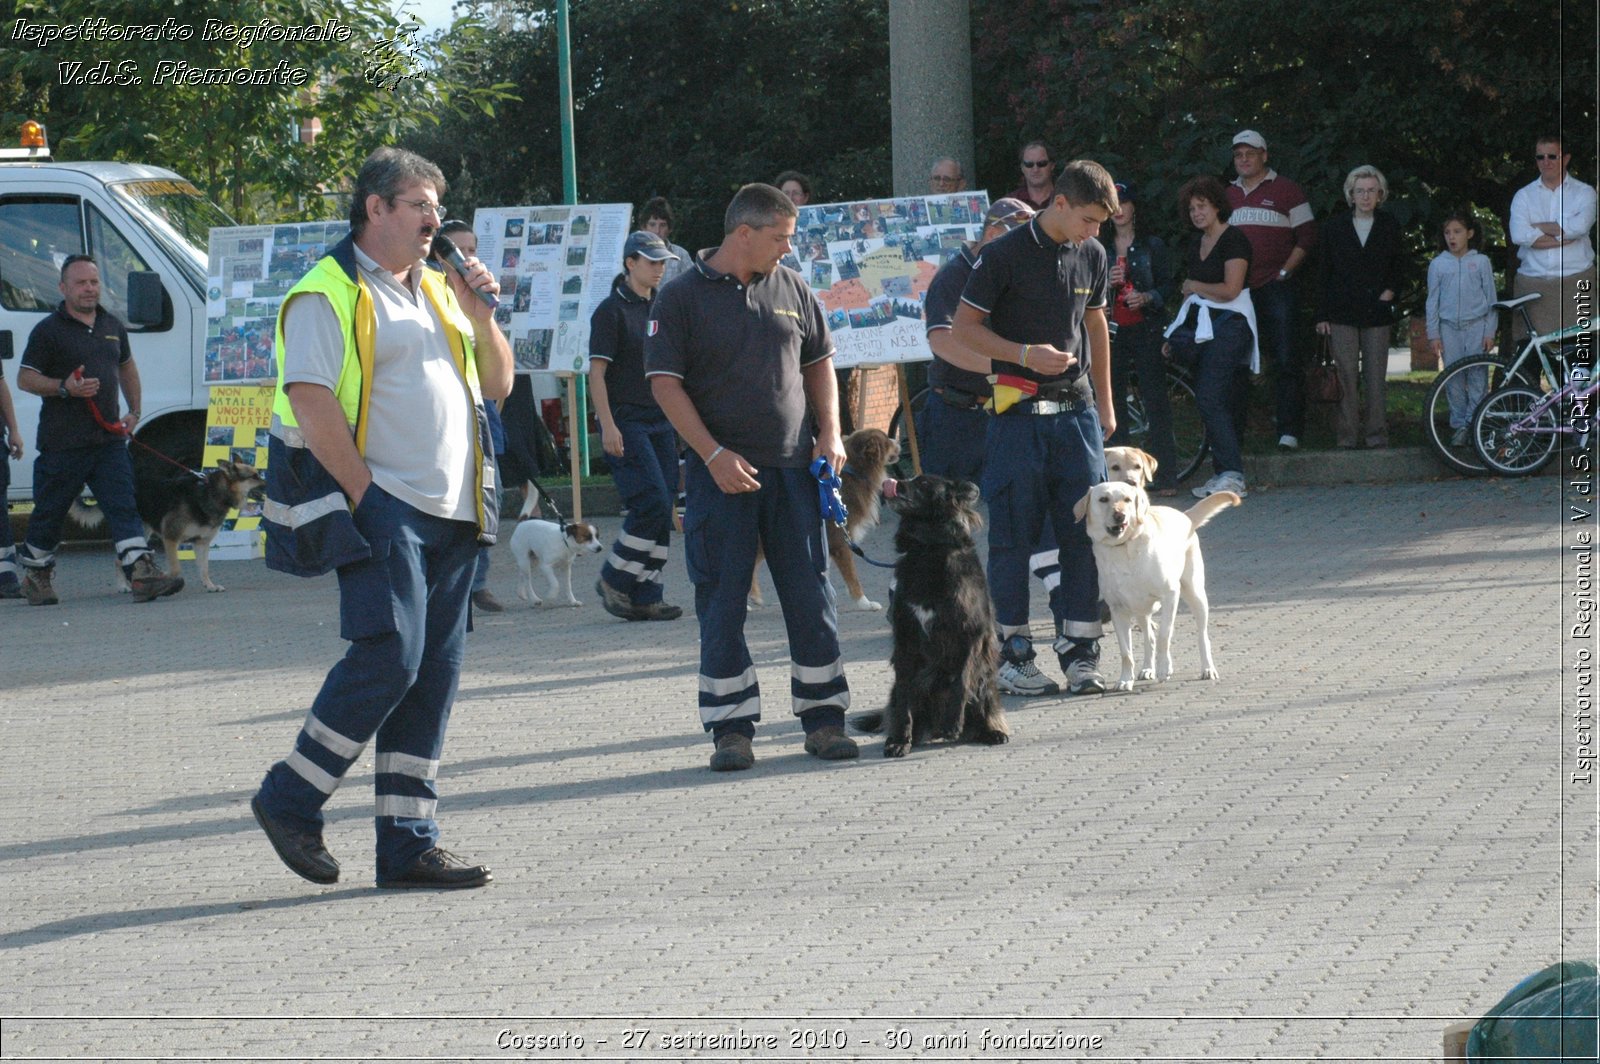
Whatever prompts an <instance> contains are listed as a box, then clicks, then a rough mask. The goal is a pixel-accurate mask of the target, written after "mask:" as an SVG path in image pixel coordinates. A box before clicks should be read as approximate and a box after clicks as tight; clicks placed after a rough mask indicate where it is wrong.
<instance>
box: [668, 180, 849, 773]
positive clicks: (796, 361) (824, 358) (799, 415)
mask: <svg viewBox="0 0 1600 1064" xmlns="http://www.w3.org/2000/svg"><path fill="white" fill-rule="evenodd" d="M797 213H798V212H797V211H796V209H795V207H794V204H793V203H791V202H790V200H789V198H788V197H787V196H785V195H784V194H783V193H782V192H780V191H778V190H777V189H776V188H773V187H772V186H771V185H761V184H752V185H746V186H744V187H743V188H741V189H740V190H739V191H738V193H737V194H736V195H735V196H734V197H733V202H732V203H730V204H729V205H728V210H727V214H726V215H725V216H724V218H723V233H724V236H723V240H722V244H721V245H720V246H719V247H717V248H714V249H711V250H709V251H702V252H701V253H700V254H699V255H697V256H696V257H695V261H694V266H693V268H692V269H690V270H688V271H687V272H685V273H684V274H683V276H681V277H680V278H678V280H676V281H674V282H673V283H672V284H670V285H667V286H666V287H664V288H663V289H661V291H660V293H659V294H658V295H657V296H656V301H655V304H654V306H653V308H652V310H651V315H650V322H649V324H648V326H647V327H646V330H645V331H646V338H645V374H646V375H647V376H648V377H649V378H650V384H651V388H652V390H653V392H654V394H655V397H656V401H657V402H658V403H659V404H660V405H661V409H662V410H664V411H665V412H666V414H667V417H668V419H669V420H671V422H672V425H673V427H674V428H675V429H677V430H678V435H680V436H681V437H683V441H684V442H685V443H686V444H688V446H689V449H690V455H689V458H688V463H687V469H686V474H685V481H686V484H687V494H688V501H687V506H686V509H685V513H684V519H683V537H684V557H685V560H686V561H687V563H688V568H689V578H690V580H692V581H693V582H694V586H695V614H696V616H698V617H699V620H700V723H701V724H702V725H703V726H704V727H705V729H706V731H708V732H710V733H711V737H712V740H713V741H714V743H715V744H716V751H715V752H714V753H713V754H712V756H711V768H712V770H713V771H719V772H726V771H736V770H739V769H747V768H750V767H751V766H752V765H753V764H754V763H755V754H754V752H753V751H752V749H751V739H752V738H753V737H754V736H755V724H756V721H758V720H760V719H761V689H760V685H759V684H758V683H757V681H756V671H755V668H754V666H753V664H752V662H751V659H750V652H749V649H748V648H747V646H746V645H745V638H744V621H745V610H746V601H745V596H746V594H747V593H748V591H749V588H750V573H751V571H752V570H753V569H754V568H755V563H756V547H757V544H758V543H759V544H761V545H763V546H764V547H765V549H766V557H767V566H768V568H769V569H770V571H771V573H772V580H773V583H774V585H776V587H777V590H778V597H779V599H780V600H781V601H782V603H783V615H784V623H785V625H786V626H787V628H788V633H789V653H790V658H791V660H792V664H791V666H790V679H789V691H790V695H791V697H792V700H793V702H792V704H793V710H794V713H795V715H796V716H798V717H799V718H800V722H801V724H802V725H803V726H804V729H805V733H806V741H805V748H806V752H807V753H809V754H812V755H814V756H816V757H820V758H822V759H823V760H827V761H841V760H848V759H850V758H854V757H856V756H858V754H859V750H858V749H857V747H856V743H855V741H854V740H853V739H851V738H850V737H849V736H848V735H846V734H845V732H844V714H845V710H846V709H848V708H849V706H850V688H849V685H848V684H847V683H846V681H845V675H844V661H843V659H842V658H841V657H840V656H839V633H838V625H837V618H836V615H835V612H834V601H833V587H832V585H830V584H829V582H828V574H827V562H828V547H827V541H826V539H825V537H824V536H823V529H822V508H821V503H820V501H819V499H818V495H817V481H816V479H815V478H814V477H813V476H812V475H811V473H810V470H809V466H810V464H811V462H812V460H813V459H814V458H818V457H821V458H826V459H827V460H828V462H829V464H831V465H832V466H833V468H834V469H835V470H840V469H843V468H844V444H843V442H842V441H841V439H840V437H839V405H838V394H837V391H836V389H835V386H834V378H833V357H832V356H833V341H832V339H831V338H830V337H829V335H828V328H827V325H826V324H825V323H824V321H823V317H822V308H821V306H820V304H818V302H817V300H816V297H815V296H814V295H812V293H811V290H810V289H809V288H807V287H806V284H805V282H804V281H803V280H801V278H800V275H799V274H797V273H795V272H794V271H793V270H790V269H788V268H786V267H783V266H781V265H779V260H780V259H782V258H783V256H785V255H787V254H789V253H790V251H791V250H792V248H791V244H790V241H791V239H792V238H793V236H794V227H795V218H796V216H797ZM808 410H809V414H810V415H811V417H814V418H815V420H816V429H817V433H816V437H815V439H813V437H812V434H811V423H810V419H809V418H808V417H807V414H808Z"/></svg>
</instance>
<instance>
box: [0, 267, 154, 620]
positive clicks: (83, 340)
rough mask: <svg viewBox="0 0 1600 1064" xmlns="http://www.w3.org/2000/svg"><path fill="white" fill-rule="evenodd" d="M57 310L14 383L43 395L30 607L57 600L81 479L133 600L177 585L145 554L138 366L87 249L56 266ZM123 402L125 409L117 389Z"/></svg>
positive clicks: (31, 343)
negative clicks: (136, 492)
mask: <svg viewBox="0 0 1600 1064" xmlns="http://www.w3.org/2000/svg"><path fill="white" fill-rule="evenodd" d="M61 294H62V296H64V297H65V298H64V299H63V301H62V303H61V306H59V307H58V308H56V311H55V313H53V314H51V315H50V316H49V317H48V318H46V319H44V320H43V321H41V322H40V323H39V324H38V325H36V326H35V327H34V330H33V332H32V334H31V335H29V337H28V348H27V350H26V351H24V352H23V355H22V368H21V369H20V370H19V371H18V372H17V387H19V388H21V389H22V390H23V391H26V392H32V393H33V394H34V395H37V396H39V397H41V398H42V399H43V400H44V403H43V405H42V406H41V407H40V410H39V443H38V450H39V456H38V457H37V458H35V459H34V463H33V515H32V517H30V518H29V519H28V534H27V536H26V538H25V539H24V540H23V543H22V547H21V549H20V550H18V551H17V561H18V562H19V563H20V564H21V566H22V570H23V578H22V591H23V594H24V595H25V596H26V597H27V599H28V604H29V605H31V606H53V605H55V603H56V602H57V601H59V600H58V599H57V597H56V593H55V588H54V587H53V586H52V585H51V576H52V574H53V572H54V570H55V552H56V546H57V545H58V544H59V543H60V542H61V523H62V521H63V520H64V519H65V518H66V516H67V510H68V509H69V508H70V507H71V506H72V503H73V500H75V499H76V498H77V497H78V493H79V492H81V491H83V489H84V486H85V485H87V486H88V487H89V490H90V491H92V492H94V497H95V501H96V502H98V503H99V504H100V510H101V512H102V513H104V514H105V517H106V522H107V523H108V524H109V525H110V527H111V536H112V545H113V547H114V548H115V550H116V552H117V561H118V562H119V563H120V564H121V565H122V569H123V572H124V573H126V574H127V576H128V583H129V584H130V585H131V586H132V588H133V597H134V601H135V602H149V601H150V600H151V599H154V598H157V597H159V596H162V595H170V594H172V593H173V592H176V591H179V590H182V588H183V578H182V577H179V576H176V575H174V576H168V575H167V574H165V573H163V572H162V571H161V569H160V567H159V566H158V565H156V562H155V559H154V558H152V557H151V555H150V545H149V542H148V541H147V540H146V538H145V533H144V524H143V522H141V521H140V520H139V512H138V510H137V509H136V507H135V505H134V501H133V463H132V462H130V461H129V459H128V437H129V436H131V435H132V434H133V429H134V426H135V425H137V424H138V423H139V397H140V389H139V370H138V367H137V366H135V365H134V362H133V352H132V350H131V349H130V348H129V346H128V332H127V330H126V329H124V328H123V326H122V322H120V321H118V320H117V318H116V316H115V315H114V314H111V313H110V312H108V311H107V310H106V309H105V308H104V307H102V306H100V268H99V267H98V266H96V265H95V262H94V259H93V258H91V257H90V256H88V255H72V256H69V257H68V258H67V261H66V262H65V263H64V264H62V267H61ZM119 387H120V389H121V392H122V394H123V395H124V396H125V397H126V398H127V400H128V406H129V410H128V413H127V414H121V413H120V412H119V408H118V405H117V391H118V389H119Z"/></svg>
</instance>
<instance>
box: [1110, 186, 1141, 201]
mask: <svg viewBox="0 0 1600 1064" xmlns="http://www.w3.org/2000/svg"><path fill="white" fill-rule="evenodd" d="M1112 187H1113V188H1115V189H1116V190H1117V202H1118V203H1132V202H1134V201H1135V200H1137V199H1138V198H1139V197H1137V196H1135V195H1134V194H1133V189H1132V188H1130V187H1128V186H1127V185H1125V184H1123V183H1122V182H1121V181H1118V182H1117V183H1116V184H1115V185H1113V186H1112Z"/></svg>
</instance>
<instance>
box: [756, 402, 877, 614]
mask: <svg viewBox="0 0 1600 1064" xmlns="http://www.w3.org/2000/svg"><path fill="white" fill-rule="evenodd" d="M844 457H845V462H844V469H843V470H842V471H840V474H839V494H840V495H841V496H842V497H843V498H844V505H845V508H846V509H847V510H849V511H850V517H849V519H848V521H847V523H846V527H845V528H840V527H838V526H837V525H834V524H832V523H830V524H829V525H828V526H827V528H828V556H829V557H830V558H832V559H833V564H834V568H836V569H838V570H839V575H840V576H842V577H844V586H845V588H846V590H847V591H848V592H849V594H850V604H851V606H852V607H853V608H854V609H858V610H881V609H883V606H882V605H881V604H879V603H877V602H873V601H872V600H871V599H869V598H867V593H866V592H865V591H864V590H862V587H861V578H860V577H858V576H857V575H856V560H855V557H854V556H853V555H852V554H851V553H850V541H851V540H859V539H860V537H861V536H863V535H865V534H866V533H868V532H870V531H872V529H873V527H874V526H876V525H877V523H878V517H879V511H878V495H879V491H880V489H881V488H882V486H883V478H884V476H885V471H886V470H887V469H888V467H889V466H890V465H891V464H893V463H894V462H897V461H899V460H900V445H899V444H898V443H896V442H895V441H894V440H893V439H892V438H891V437H890V436H889V434H888V433H887V432H883V431H881V430H879V429H860V430H858V431H856V432H852V433H851V434H850V435H848V436H846V437H845V438H844ZM765 557H766V553H765V552H764V551H762V550H761V549H760V548H759V547H758V548H757V549H756V566H757V567H758V568H759V567H760V565H761V562H762V559H763V558H765ZM750 605H752V606H761V605H764V603H763V601H762V598H761V585H760V584H759V583H757V581H756V574H755V573H753V572H752V573H751V574H750Z"/></svg>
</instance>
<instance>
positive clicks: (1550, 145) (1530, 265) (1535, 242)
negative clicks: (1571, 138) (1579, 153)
mask: <svg viewBox="0 0 1600 1064" xmlns="http://www.w3.org/2000/svg"><path fill="white" fill-rule="evenodd" d="M1571 160H1572V156H1571V155H1570V154H1568V153H1567V152H1566V151H1564V150H1563V148H1562V145H1561V138H1560V137H1558V136H1543V137H1540V138H1539V140H1538V143H1537V145H1536V146H1535V147H1534V161H1535V162H1536V163H1538V164H1539V179H1538V180H1537V181H1534V182H1533V183H1532V184H1529V185H1526V186H1524V187H1523V188H1520V189H1518V190H1517V194H1516V196H1514V197H1513V198H1512V200H1511V232H1510V237H1511V242H1512V243H1513V244H1515V245H1517V260H1518V263H1517V279H1516V282H1515V284H1514V285H1513V287H1512V292H1513V294H1514V295H1518V296H1523V295H1527V294H1528V293H1530V292H1537V293H1539V295H1540V296H1541V298H1540V299H1539V300H1538V301H1537V302H1535V303H1533V304H1532V305H1530V306H1529V307H1528V313H1529V315H1530V316H1531V317H1532V318H1533V327H1534V328H1535V329H1537V330H1539V332H1541V333H1548V332H1554V331H1555V330H1556V329H1559V328H1561V327H1562V326H1564V325H1571V324H1572V323H1573V322H1574V321H1576V320H1577V309H1578V308H1577V300H1578V299H1579V298H1580V296H1589V295H1591V294H1592V293H1593V291H1594V283H1595V259H1594V243H1593V242H1592V241H1591V240H1590V238H1589V230H1591V229H1593V228H1594V222H1595V190H1594V186H1592V185H1586V184H1584V183H1583V182H1582V181H1579V180H1578V179H1577V178H1575V177H1573V176H1571V175H1570V174H1568V173H1567V164H1568V163H1569V162H1571ZM1516 320H1517V334H1518V340H1520V339H1521V337H1522V332H1523V330H1522V327H1521V321H1520V318H1519V319H1516Z"/></svg>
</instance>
